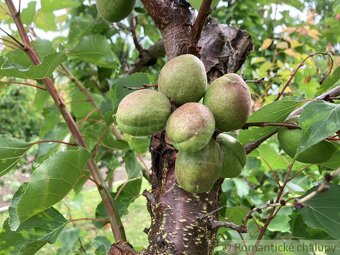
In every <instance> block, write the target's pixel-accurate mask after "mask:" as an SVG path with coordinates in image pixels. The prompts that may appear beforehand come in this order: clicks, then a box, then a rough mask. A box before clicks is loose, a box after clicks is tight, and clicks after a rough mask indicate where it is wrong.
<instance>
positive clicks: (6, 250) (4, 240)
mask: <svg viewBox="0 0 340 255" xmlns="http://www.w3.org/2000/svg"><path fill="white" fill-rule="evenodd" d="M66 223H67V220H66V219H65V218H64V217H63V216H62V215H61V214H60V213H59V212H58V211H57V210H56V209H54V208H53V207H52V208H49V209H46V210H45V211H42V212H40V213H39V214H36V215H34V216H33V217H31V218H29V219H28V220H27V221H25V222H24V223H23V224H22V225H21V226H20V227H19V228H18V229H17V230H16V231H11V229H10V225H9V220H8V219H7V220H6V221H5V223H4V227H3V230H2V232H1V233H0V254H1V255H8V254H20V255H31V254H34V253H35V252H37V251H38V250H39V249H40V248H41V247H43V246H44V245H45V244H46V243H51V244H52V243H54V242H55V241H56V239H57V237H58V236H59V234H60V232H61V231H62V230H63V228H64V227H65V226H66Z"/></svg>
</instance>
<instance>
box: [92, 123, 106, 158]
mask: <svg viewBox="0 0 340 255" xmlns="http://www.w3.org/2000/svg"><path fill="white" fill-rule="evenodd" d="M108 128H109V127H105V128H104V130H103V132H102V133H101V134H100V136H99V140H98V142H97V144H96V148H95V150H94V151H93V153H92V157H95V156H96V155H97V153H98V151H99V147H100V144H101V143H102V141H103V139H104V137H105V135H106V133H107V130H108Z"/></svg>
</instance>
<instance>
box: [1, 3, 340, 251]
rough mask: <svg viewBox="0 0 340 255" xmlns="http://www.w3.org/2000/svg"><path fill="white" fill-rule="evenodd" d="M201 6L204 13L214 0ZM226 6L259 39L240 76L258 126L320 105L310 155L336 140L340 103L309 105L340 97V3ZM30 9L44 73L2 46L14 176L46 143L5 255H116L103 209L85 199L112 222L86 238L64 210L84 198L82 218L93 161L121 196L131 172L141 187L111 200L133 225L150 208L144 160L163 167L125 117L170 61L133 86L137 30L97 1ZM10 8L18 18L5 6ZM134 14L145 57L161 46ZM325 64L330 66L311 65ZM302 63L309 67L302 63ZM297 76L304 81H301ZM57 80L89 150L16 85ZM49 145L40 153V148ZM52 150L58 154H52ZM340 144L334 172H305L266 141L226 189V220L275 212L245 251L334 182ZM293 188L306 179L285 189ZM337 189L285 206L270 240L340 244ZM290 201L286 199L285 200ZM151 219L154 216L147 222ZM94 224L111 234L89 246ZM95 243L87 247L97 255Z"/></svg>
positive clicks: (252, 225) (6, 235) (308, 116)
mask: <svg viewBox="0 0 340 255" xmlns="http://www.w3.org/2000/svg"><path fill="white" fill-rule="evenodd" d="M190 2H191V3H192V4H193V6H194V7H195V8H196V9H198V6H199V5H200V1H194V0H192V1H190ZM217 2H218V1H214V3H215V4H216V5H214V6H215V7H214V9H213V12H212V16H213V17H214V18H216V19H218V20H219V22H221V23H225V24H229V25H231V26H236V27H239V28H241V29H244V30H246V31H248V32H249V33H250V35H251V37H252V39H253V42H254V51H253V52H252V53H251V54H250V56H249V57H248V58H247V60H246V62H245V64H244V65H243V66H242V68H241V70H240V72H239V73H240V75H242V76H243V78H244V79H245V80H247V83H248V85H249V87H250V89H251V92H252V105H253V114H252V115H251V116H250V117H249V119H248V123H249V122H283V121H284V120H285V119H286V118H287V117H288V116H289V115H290V114H291V113H292V112H293V111H294V110H296V109H298V108H299V107H301V106H305V105H307V106H305V107H304V109H303V110H302V113H301V119H300V121H301V128H302V131H303V138H302V142H301V144H300V147H299V150H300V152H302V151H303V150H305V149H307V148H308V147H310V146H312V145H313V144H315V143H317V142H319V141H321V140H324V139H325V138H332V137H331V136H333V135H334V134H335V133H336V132H337V131H338V130H339V129H340V123H339V119H340V118H339V104H338V99H332V100H329V102H325V101H316V102H309V101H310V100H311V99H313V98H315V97H317V96H319V95H321V94H322V93H324V92H325V91H328V90H330V89H332V88H335V87H337V86H339V78H340V71H339V70H340V67H339V63H340V58H339V56H338V54H339V44H338V42H339V39H340V38H339V36H340V33H336V32H335V31H339V29H340V28H339V22H338V21H339V20H338V19H339V15H340V4H339V3H337V2H336V1H330V0H325V1H320V0H308V1H302V0H301V1H300V0H290V1H273V0H269V1H267V0H266V1H264V0H261V1H252V0H245V1H234V0H220V1H219V2H218V4H217ZM22 4H23V6H22V12H21V17H22V21H23V23H24V25H25V27H26V28H27V31H28V33H29V35H30V37H31V38H32V40H33V45H34V47H35V48H36V49H37V51H38V54H39V56H40V57H41V59H42V63H41V64H40V65H37V66H33V65H32V63H31V62H30V60H29V58H28V57H27V56H26V55H25V54H24V52H23V51H21V50H20V49H13V43H12V44H11V43H8V40H11V38H10V37H9V36H7V35H5V34H1V36H2V39H4V40H3V41H2V43H3V45H4V46H3V47H2V48H1V58H0V62H1V68H0V76H1V83H2V84H4V85H5V86H6V87H4V88H3V87H1V90H0V107H1V110H0V134H1V135H3V134H5V135H6V136H1V137H0V173H1V174H5V173H6V174H10V173H11V171H15V168H14V166H15V165H16V163H17V161H18V160H19V159H20V158H21V157H23V156H24V155H25V153H26V152H27V151H28V150H29V149H30V148H31V147H32V146H33V145H34V146H36V147H35V148H36V151H34V154H35V156H36V162H35V164H33V166H32V175H31V179H30V180H29V182H28V183H24V184H22V186H21V187H20V188H19V190H18V191H17V192H16V194H15V195H14V197H13V200H12V204H11V208H10V211H9V219H8V220H6V222H5V223H4V226H3V229H2V232H1V231H0V232H1V233H0V254H9V253H10V252H16V253H19V252H22V250H25V252H26V253H22V254H33V253H34V252H36V251H37V250H38V249H40V248H41V247H42V246H44V245H45V244H46V243H54V242H56V244H55V245H56V246H57V248H58V249H59V250H58V252H56V254H72V252H73V253H74V252H76V251H77V250H79V249H87V248H88V247H91V249H92V248H93V247H92V246H95V247H96V250H97V251H96V254H104V253H105V252H106V251H107V250H108V249H109V248H110V242H111V241H112V240H111V233H110V230H109V228H103V229H101V228H102V227H103V226H104V225H105V224H106V223H107V221H105V220H106V219H107V213H106V212H105V210H104V206H103V202H102V201H100V202H98V203H97V201H96V204H91V203H90V202H88V201H84V204H86V203H87V202H88V204H87V206H90V207H91V208H92V212H91V213H92V217H91V218H98V219H99V220H103V219H104V222H101V221H96V220H98V219H96V220H94V221H86V223H84V224H83V225H82V226H81V228H77V227H75V226H74V225H72V224H67V223H70V222H72V221H71V216H70V214H69V213H70V212H66V211H65V212H64V211H63V212H58V211H61V210H59V209H60V205H61V202H59V201H65V200H64V197H66V196H67V195H68V194H75V195H74V196H72V203H73V205H71V206H69V207H70V208H71V209H70V210H71V211H72V210H76V209H77V206H78V207H79V205H77V199H79V198H78V197H77V195H76V194H78V196H80V195H79V194H82V192H84V190H85V188H86V187H84V184H85V182H86V181H87V178H88V177H89V176H90V174H89V171H88V169H87V167H86V161H87V159H88V158H89V157H90V155H92V156H94V159H95V161H96V162H97V163H98V166H99V167H100V168H101V170H103V169H105V173H106V174H105V181H106V183H108V184H109V186H111V184H112V176H113V175H114V174H116V173H117V172H119V171H121V166H123V167H125V169H126V175H127V177H126V178H127V179H126V180H125V181H124V183H123V184H122V185H120V186H119V187H118V188H117V189H116V190H115V189H112V190H110V192H111V193H112V194H113V197H114V198H115V203H116V204H117V207H118V211H119V215H120V216H122V215H125V216H124V217H126V219H127V218H128V217H131V218H133V219H135V217H136V216H135V215H133V214H131V213H130V212H129V210H128V207H129V206H130V205H131V204H132V205H133V203H136V202H135V199H136V198H137V197H138V196H139V195H140V193H141V191H142V190H143V189H142V188H141V183H142V174H143V169H145V168H147V166H145V164H144V161H148V160H149V154H148V152H147V150H148V146H149V141H150V139H149V137H138V138H136V137H131V136H129V135H127V134H121V133H120V131H121V130H119V129H117V127H116V126H115V123H116V121H115V113H116V110H117V106H118V104H119V102H120V101H121V100H122V99H123V97H125V96H126V95H127V94H129V93H131V91H132V90H130V89H128V88H127V87H141V86H143V85H145V84H154V83H155V82H156V80H157V77H158V74H159V71H160V69H161V66H163V65H164V63H165V61H166V60H165V58H159V59H158V60H157V61H156V62H155V63H150V65H149V66H147V67H145V68H144V69H143V70H140V72H139V73H133V74H128V73H129V71H130V70H131V67H132V66H133V65H134V64H135V62H136V61H137V59H138V57H139V51H138V49H137V48H136V45H135V44H134V42H133V38H132V35H131V19H130V18H129V19H125V20H124V21H122V22H119V23H114V24H110V23H108V22H105V21H103V20H102V19H101V18H100V17H98V14H97V11H96V7H95V3H94V1H82V0H63V1H50V0H41V1H29V2H28V3H25V4H24V1H22ZM0 5H1V7H2V8H1V9H4V10H7V9H6V8H7V7H6V5H5V4H4V3H3V2H1V3H0ZM245 14H246V15H245ZM132 16H133V18H134V19H135V21H136V24H137V26H136V28H135V33H136V35H137V37H138V39H139V44H140V45H141V47H143V49H147V48H149V47H150V46H152V45H153V44H154V43H155V42H157V41H158V40H159V39H160V38H161V36H160V33H159V31H158V30H156V29H155V27H154V23H153V21H152V20H151V18H150V17H149V15H148V14H147V12H146V10H145V8H144V7H143V5H142V4H141V2H140V1H137V3H136V6H135V9H134V12H133V14H132ZM0 17H1V27H2V28H3V29H4V30H6V31H7V32H9V33H10V34H11V35H13V36H14V37H15V38H19V36H18V32H17V30H16V29H15V26H14V23H13V20H12V19H11V17H9V16H8V15H7V14H6V13H5V12H3V10H2V11H1V12H0ZM28 28H29V29H28ZM50 35H51V36H50ZM46 39H48V40H46ZM329 51H332V52H333V53H334V54H331V53H329ZM316 52H319V53H322V54H315V55H313V56H310V54H312V53H316ZM325 52H327V53H325ZM308 56H310V57H308ZM307 57H308V59H307V60H306V58H307ZM302 61H304V64H303V65H300V63H301V62H302ZM294 70H297V71H296V72H295V73H294ZM292 74H294V75H292ZM46 77H51V78H53V81H54V82H55V84H56V87H57V90H58V92H59V94H60V95H61V97H62V99H63V100H64V101H65V104H66V108H67V109H68V110H70V111H71V114H72V116H73V117H74V119H75V121H76V124H77V127H79V129H80V131H81V133H82V134H83V136H84V138H85V142H86V144H87V149H79V148H73V147H71V146H70V145H72V144H73V143H74V142H75V141H74V139H73V138H71V133H70V131H69V130H68V128H67V127H66V125H65V122H64V120H63V119H62V118H61V116H60V113H59V111H58V109H57V107H56V105H55V104H54V103H53V102H52V100H51V99H50V98H49V95H48V93H47V92H46V91H45V90H37V91H36V90H35V89H34V88H32V87H26V86H22V85H18V84H14V83H13V84H12V83H11V81H12V82H13V81H14V80H15V81H16V82H23V83H29V84H31V85H36V86H40V87H41V88H43V89H44V85H43V82H42V79H43V78H46ZM290 79H292V80H290ZM288 83H289V84H288ZM2 84H1V85H2ZM285 84H288V85H289V86H288V87H287V88H286V89H285V93H284V94H283V97H282V98H281V99H280V100H278V101H275V98H276V97H277V95H278V94H279V92H280V91H282V89H283V88H284V87H285ZM112 116H113V117H112ZM112 130H113V132H112ZM276 130H277V127H276V126H268V127H249V128H248V129H244V130H240V131H238V132H230V133H229V134H231V135H233V136H235V137H237V139H238V140H239V141H240V142H241V143H242V145H247V144H248V143H249V142H253V141H256V140H258V139H261V138H264V137H266V136H268V135H269V134H271V133H273V132H275V131H276ZM117 134H118V135H117ZM8 135H10V136H12V137H14V138H20V140H21V141H18V140H13V139H11V138H9V137H8ZM37 136H38V139H39V141H40V142H39V143H34V141H35V140H36V138H37ZM333 138H334V137H333ZM51 140H57V141H58V142H57V143H54V142H53V143H51V142H48V141H51ZM331 140H332V139H331ZM63 141H64V142H67V144H61V143H60V142H63ZM70 143H72V144H70ZM332 143H333V144H335V146H336V147H337V152H336V153H335V154H334V156H333V157H332V158H331V159H330V160H329V161H327V162H324V163H323V164H320V165H307V164H303V163H300V162H294V161H293V159H291V158H290V157H288V156H287V155H286V154H284V152H283V151H282V150H281V147H280V145H279V143H278V141H277V138H276V136H275V135H274V136H272V137H271V138H269V139H268V140H266V142H264V143H263V144H262V145H260V146H259V147H258V148H257V149H255V150H253V151H252V152H251V153H250V154H249V155H248V156H247V164H246V166H245V168H244V169H243V172H242V174H241V176H239V177H237V178H233V179H226V180H225V181H224V183H223V184H222V195H221V206H222V209H221V210H220V218H221V220H223V221H227V220H229V221H231V222H233V223H235V224H239V225H240V224H243V223H244V219H245V218H246V217H247V213H248V212H249V211H250V210H251V209H250V208H253V206H255V207H261V208H262V214H261V213H259V211H256V212H255V213H253V214H252V215H253V216H252V217H253V218H252V219H247V223H246V224H247V227H248V230H249V231H248V233H247V234H244V235H243V237H244V238H245V239H256V238H257V237H258V236H259V229H258V227H263V226H264V224H265V223H266V220H268V219H270V212H271V208H272V207H270V206H267V205H268V204H270V203H272V202H271V200H274V202H273V203H275V202H276V203H279V202H280V201H275V200H276V199H277V198H279V200H280V199H283V200H284V201H287V200H288V201H294V199H295V198H297V199H298V198H301V197H304V196H306V195H308V194H310V193H311V192H313V191H314V190H315V188H313V187H314V186H316V185H317V184H318V183H320V182H322V181H323V179H324V178H323V175H324V173H325V172H327V173H329V171H333V170H336V169H337V168H338V167H339V166H340V162H339V153H340V145H339V144H338V142H336V141H335V142H334V141H333V142H332ZM102 172H104V171H102ZM331 173H332V172H331ZM287 174H288V175H287ZM287 176H288V177H289V176H290V177H294V178H292V179H291V180H290V181H288V182H285V181H287V178H286V177H287ZM144 181H145V180H143V182H144ZM332 182H333V184H331V185H330V188H329V190H328V191H325V192H324V193H318V194H316V195H315V196H314V197H313V198H312V199H310V200H308V201H307V202H306V204H305V207H303V208H300V207H299V206H296V207H294V206H283V207H282V209H281V206H280V210H278V212H277V215H276V217H275V218H274V219H273V220H272V221H271V222H270V221H269V223H268V224H269V226H268V229H267V231H266V232H265V234H264V235H265V236H264V238H265V239H275V238H285V237H287V233H288V234H289V236H290V238H301V237H302V238H305V239H313V238H320V239H321V237H320V236H323V237H324V238H327V239H329V240H331V239H338V238H339V231H338V228H339V224H340V223H339V222H340V218H339V214H338V213H337V212H338V211H339V199H338V197H339V196H340V191H339V185H340V180H339V178H337V177H334V178H333V180H332ZM278 183H280V186H279V185H278ZM283 184H284V185H283ZM85 186H86V185H85ZM282 187H283V188H284V189H282ZM280 189H282V193H283V194H284V196H283V197H281V196H278V194H279V192H280ZM72 190H74V191H72ZM70 192H71V193H70ZM72 192H74V193H72ZM68 196H70V195H68ZM52 206H53V207H52ZM78 209H79V208H78ZM145 215H147V211H146V210H145V214H143V217H142V218H145V217H144V216H145ZM137 217H138V216H137ZM93 225H94V226H95V227H96V228H98V229H96V231H102V232H101V233H102V234H103V235H98V236H97V238H89V236H91V237H92V235H91V234H90V233H89V232H91V231H88V229H89V228H91V229H92V227H93ZM42 226H44V228H42ZM99 229H100V230H99ZM96 231H94V232H95V233H97V232H96ZM23 235H25V238H23ZM239 238H240V237H239V235H238V233H237V232H236V231H234V230H231V229H220V231H219V235H218V241H219V244H223V240H225V239H230V240H239ZM13 240H16V241H17V242H13ZM65 240H67V242H66V241H65ZM79 240H80V242H79ZM82 240H86V241H85V243H82ZM109 240H110V241H109ZM19 242H20V243H19ZM66 243H67V245H66ZM93 243H95V245H93ZM139 248H140V249H142V248H145V247H139ZM218 248H221V246H220V247H218ZM218 248H217V249H218Z"/></svg>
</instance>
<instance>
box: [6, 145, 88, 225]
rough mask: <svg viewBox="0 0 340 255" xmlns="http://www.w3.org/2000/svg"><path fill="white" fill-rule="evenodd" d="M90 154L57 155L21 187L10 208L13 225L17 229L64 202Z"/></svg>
mask: <svg viewBox="0 0 340 255" xmlns="http://www.w3.org/2000/svg"><path fill="white" fill-rule="evenodd" d="M88 158H89V153H88V152H87V151H86V150H85V149H78V150H72V151H63V152H58V153H55V154H54V155H53V156H51V157H49V158H48V159H47V160H45V161H44V162H43V163H42V164H41V165H39V166H38V167H37V168H36V169H35V170H34V172H33V174H32V178H31V180H30V181H29V182H28V183H25V184H24V185H22V186H21V187H20V189H19V190H18V191H17V192H16V194H15V195H14V197H13V200H12V204H11V207H10V209H9V215H10V225H11V229H12V230H16V229H17V228H18V227H19V226H20V225H21V224H22V223H23V222H25V221H26V220H27V219H29V218H30V217H32V216H34V215H36V214H38V213H40V212H42V211H44V210H46V209H47V208H49V207H51V206H53V205H54V204H55V203H57V202H59V201H60V200H62V199H63V198H64V197H65V196H66V195H67V193H68V192H69V191H70V190H71V189H72V188H73V187H74V185H75V184H76V183H77V181H78V179H79V178H80V176H81V175H82V172H83V170H84V167H85V165H86V162H87V160H88Z"/></svg>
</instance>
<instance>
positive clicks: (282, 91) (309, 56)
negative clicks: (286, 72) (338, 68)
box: [275, 52, 334, 101]
mask: <svg viewBox="0 0 340 255" xmlns="http://www.w3.org/2000/svg"><path fill="white" fill-rule="evenodd" d="M316 55H326V56H328V59H329V60H330V61H331V65H330V67H329V70H328V72H327V74H326V76H328V75H329V74H330V73H331V71H332V69H333V63H334V61H333V59H332V56H331V55H330V53H329V52H316V53H312V54H310V55H308V56H307V57H306V58H305V59H304V60H302V62H301V63H300V64H299V65H298V67H297V68H296V69H295V71H294V72H293V73H292V74H291V75H290V78H289V79H288V81H287V82H286V84H285V85H284V86H283V88H282V90H281V92H280V93H279V94H278V95H277V97H276V98H275V101H277V100H279V99H280V97H281V96H282V95H283V93H284V92H285V90H286V88H287V87H288V86H289V84H290V83H291V81H292V80H293V78H294V77H295V75H296V74H297V72H298V71H299V69H300V68H301V67H303V66H304V64H305V62H306V61H307V60H308V59H309V58H312V57H314V56H316Z"/></svg>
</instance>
